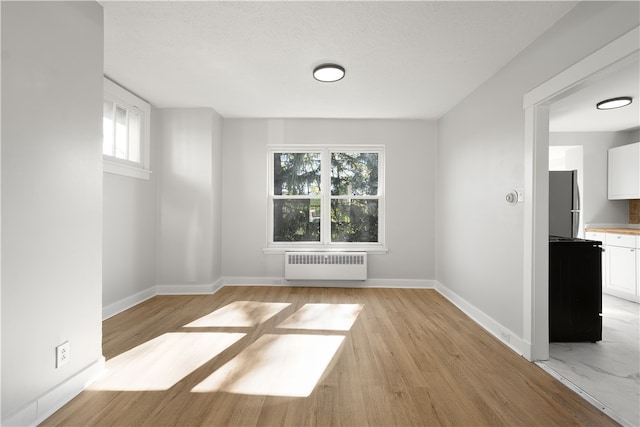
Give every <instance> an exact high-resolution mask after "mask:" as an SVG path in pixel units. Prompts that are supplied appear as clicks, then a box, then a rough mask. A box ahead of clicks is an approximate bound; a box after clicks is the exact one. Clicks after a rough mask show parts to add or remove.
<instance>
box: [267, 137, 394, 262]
mask: <svg viewBox="0 0 640 427" xmlns="http://www.w3.org/2000/svg"><path fill="white" fill-rule="evenodd" d="M383 154H384V152H383V148H382V147H380V146H372V147H362V146H357V147H317V148H316V147H304V148H298V149H296V148H292V147H286V148H271V150H270V152H269V156H270V159H269V182H270V191H269V231H268V233H269V237H268V242H269V246H270V247H285V248H287V249H288V248H296V247H307V246H308V247H311V248H318V247H345V246H347V247H354V248H359V249H361V248H367V247H371V248H380V247H381V246H382V245H383V243H384V242H383V235H384V221H383V218H384V214H383V213H384V198H383V182H384V180H383V172H384V168H383V165H384V158H383Z"/></svg>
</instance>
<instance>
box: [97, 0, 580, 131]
mask: <svg viewBox="0 0 640 427" xmlns="http://www.w3.org/2000/svg"><path fill="white" fill-rule="evenodd" d="M101 4H102V5H103V6H104V19H105V65H104V67H105V74H106V75H107V76H109V77H110V78H112V79H114V80H115V81H117V82H119V83H120V84H122V85H123V86H125V87H127V88H129V89H130V90H132V91H133V92H135V93H137V94H138V95H139V96H141V97H143V98H145V99H147V100H148V101H149V102H151V103H152V104H154V105H156V106H158V107H211V108H214V109H215V110H216V111H217V112H218V113H220V114H221V115H222V116H224V117H263V118H268V117H280V118H288V117H315V118H325V117H331V118H425V119H437V118H439V117H441V116H442V115H443V114H444V113H446V112H447V111H448V110H449V109H451V108H452V107H453V106H454V105H456V104H457V103H458V102H459V101H461V100H462V99H463V98H464V97H466V96H467V95H468V94H469V93H471V92H472V91H473V90H474V89H476V88H477V87H478V86H479V85H480V84H482V83H483V82H484V81H486V80H487V79H488V78H489V77H491V76H492V75H493V74H494V73H495V72H497V71H498V70H499V69H500V68H501V67H502V66H504V65H505V64H506V63H507V62H509V61H510V60H511V59H512V58H513V57H514V56H515V55H517V54H518V53H519V52H520V51H522V50H523V49H524V48H525V47H526V46H527V45H528V44H530V43H531V42H532V41H534V40H535V39H536V38H537V37H538V36H539V35H540V34H542V33H543V32H544V31H546V30H547V29H548V28H549V27H550V26H551V25H553V24H554V23H555V22H556V21H557V20H558V19H560V18H561V17H562V16H563V15H564V14H565V13H567V12H568V11H569V10H570V9H571V8H572V7H574V6H575V4H576V2H564V1H560V2H558V1H534V2H519V1H496V2H484V1H480V2H478V1H471V2H459V1H441V2H424V1H410V2H398V1H395V2H394V1H392V2H361V1H350V2H346V1H342V2H330V1H319V2H290V1H281V2H263V1H258V2H214V1H196V2H186V1H169V2H167V1H164V2H148V1H126V2H125V1H108V0H107V1H101ZM324 62H337V63H339V64H341V65H343V66H344V67H345V68H346V77H345V78H344V79H343V80H341V81H339V82H337V83H332V84H329V83H320V82H317V81H315V80H314V79H313V78H312V76H311V72H312V70H313V68H314V67H315V66H317V65H319V64H321V63H324Z"/></svg>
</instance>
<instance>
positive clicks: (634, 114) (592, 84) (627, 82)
mask: <svg viewBox="0 0 640 427" xmlns="http://www.w3.org/2000/svg"><path fill="white" fill-rule="evenodd" d="M621 96H631V97H632V98H633V102H632V103H631V105H629V106H627V107H624V108H617V109H615V110H606V111H605V110H597V109H596V104H597V103H598V102H600V101H604V100H605V99H610V98H617V97H621ZM549 118H550V120H549V130H550V131H551V132H605V131H623V130H629V129H635V128H638V127H640V60H639V57H638V54H637V53H636V54H635V55H633V56H632V57H630V58H628V59H627V60H626V61H623V62H621V63H618V64H614V65H612V66H609V67H608V68H607V69H606V70H604V71H603V72H601V73H599V74H598V75H597V76H595V77H594V78H592V79H590V81H589V82H588V83H587V84H586V87H584V88H582V89H581V90H579V91H577V92H576V93H573V94H571V95H569V96H568V97H566V98H564V99H561V100H559V101H556V102H554V103H553V104H551V108H550V110H549Z"/></svg>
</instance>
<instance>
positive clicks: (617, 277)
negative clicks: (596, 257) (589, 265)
mask: <svg viewBox="0 0 640 427" xmlns="http://www.w3.org/2000/svg"><path fill="white" fill-rule="evenodd" d="M585 237H586V238H587V239H589V240H597V241H599V242H602V247H603V248H604V252H603V253H602V291H603V292H604V293H606V294H610V295H614V296H617V297H619V298H624V299H626V300H629V301H634V302H640V236H636V235H633V234H620V233H611V232H607V233H603V232H595V231H587V232H586V234H585Z"/></svg>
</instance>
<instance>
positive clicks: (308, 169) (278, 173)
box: [273, 153, 320, 196]
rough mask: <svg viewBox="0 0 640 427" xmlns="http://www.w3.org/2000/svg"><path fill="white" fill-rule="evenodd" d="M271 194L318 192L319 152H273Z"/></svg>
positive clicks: (295, 194)
mask: <svg viewBox="0 0 640 427" xmlns="http://www.w3.org/2000/svg"><path fill="white" fill-rule="evenodd" d="M273 156H274V158H273V194H275V195H277V196H280V195H290V196H309V195H319V194H320V153H274V154H273Z"/></svg>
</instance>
